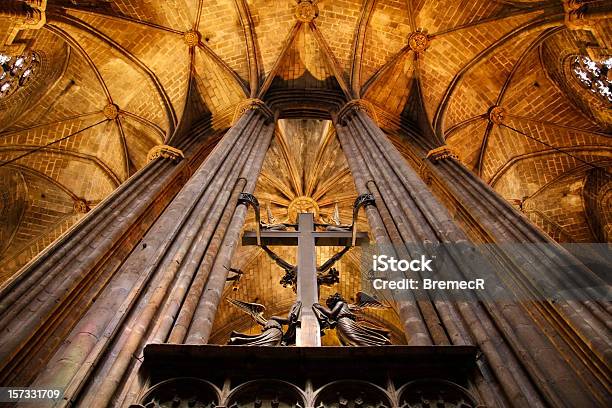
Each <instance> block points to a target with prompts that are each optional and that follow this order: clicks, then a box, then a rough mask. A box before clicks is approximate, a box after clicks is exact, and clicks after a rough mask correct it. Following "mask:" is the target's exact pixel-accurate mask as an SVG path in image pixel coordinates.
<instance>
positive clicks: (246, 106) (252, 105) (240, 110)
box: [232, 98, 274, 124]
mask: <svg viewBox="0 0 612 408" xmlns="http://www.w3.org/2000/svg"><path fill="white" fill-rule="evenodd" d="M250 110H257V111H259V112H261V113H262V114H263V115H264V116H265V117H266V119H267V120H271V119H273V118H274V112H272V110H271V109H270V108H269V107H268V105H266V103H265V102H264V101H262V100H261V99H257V98H249V99H245V100H244V101H242V102H240V103H239V104H238V105H237V106H236V110H235V111H234V119H233V120H232V124H235V123H236V122H238V119H240V117H241V116H242V115H244V114H245V113H246V112H248V111H250Z"/></svg>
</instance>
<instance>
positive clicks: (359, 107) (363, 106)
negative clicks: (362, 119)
mask: <svg viewBox="0 0 612 408" xmlns="http://www.w3.org/2000/svg"><path fill="white" fill-rule="evenodd" d="M357 112H365V113H366V114H367V115H368V116H369V117H370V118H371V119H372V120H373V121H374V122H375V123H378V117H377V115H376V111H375V110H374V106H373V105H372V104H371V103H370V102H368V101H366V100H365V99H353V100H351V101H349V102H347V103H346V104H345V105H344V106H343V107H342V108H341V109H340V111H338V115H337V121H338V122H339V123H342V124H345V123H346V122H347V120H348V119H350V118H351V116H353V115H355V114H356V113H357Z"/></svg>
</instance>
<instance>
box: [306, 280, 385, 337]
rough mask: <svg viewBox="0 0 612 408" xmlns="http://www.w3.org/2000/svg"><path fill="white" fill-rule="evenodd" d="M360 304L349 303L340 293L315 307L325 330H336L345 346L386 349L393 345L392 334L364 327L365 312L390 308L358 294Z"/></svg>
mask: <svg viewBox="0 0 612 408" xmlns="http://www.w3.org/2000/svg"><path fill="white" fill-rule="evenodd" d="M356 298H357V304H350V303H347V302H346V300H344V299H343V298H342V296H340V294H339V293H336V294H334V295H331V296H330V297H329V298H327V301H326V302H325V303H326V304H327V307H325V306H323V305H321V304H320V303H315V304H314V305H312V309H313V311H314V313H315V315H316V316H317V318H318V319H319V323H320V324H321V328H322V329H333V328H335V329H336V334H337V335H338V339H339V340H340V343H341V344H342V345H343V346H384V345H389V344H391V340H390V337H391V332H389V330H387V329H385V328H382V327H378V326H375V325H373V324H370V323H365V322H364V320H363V315H359V314H361V313H362V310H363V309H365V308H371V309H386V308H387V306H385V305H383V304H382V303H380V302H379V301H378V300H376V299H374V298H373V297H372V296H370V295H367V294H365V293H363V292H357V296H356Z"/></svg>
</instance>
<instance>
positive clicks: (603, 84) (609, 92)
mask: <svg viewBox="0 0 612 408" xmlns="http://www.w3.org/2000/svg"><path fill="white" fill-rule="evenodd" d="M572 70H573V71H574V75H575V76H576V78H577V79H578V81H580V83H581V84H582V86H584V87H585V88H587V89H588V90H590V91H591V92H593V93H594V94H596V95H597V96H599V97H600V98H602V99H603V100H605V101H608V102H609V103H612V58H608V59H605V60H603V61H602V62H596V61H593V60H592V59H591V58H589V57H587V56H578V57H575V58H574V61H573V63H572Z"/></svg>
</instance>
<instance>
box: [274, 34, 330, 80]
mask: <svg viewBox="0 0 612 408" xmlns="http://www.w3.org/2000/svg"><path fill="white" fill-rule="evenodd" d="M325 59H326V57H325V54H324V52H323V50H322V49H321V46H320V45H319V43H318V42H317V40H316V38H315V36H314V34H313V33H312V30H311V28H310V27H309V26H308V25H306V24H302V25H301V27H300V28H299V29H298V31H297V32H296V35H295V38H294V39H293V41H292V43H291V45H290V46H289V48H288V49H287V51H286V52H285V54H283V58H282V60H281V62H280V65H279V67H278V69H277V71H276V76H275V77H274V80H273V82H272V86H271V88H273V89H278V88H289V89H337V88H338V82H337V81H336V78H335V76H334V74H333V73H332V72H331V71H330V69H329V68H328V66H327V64H326V63H325Z"/></svg>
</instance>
